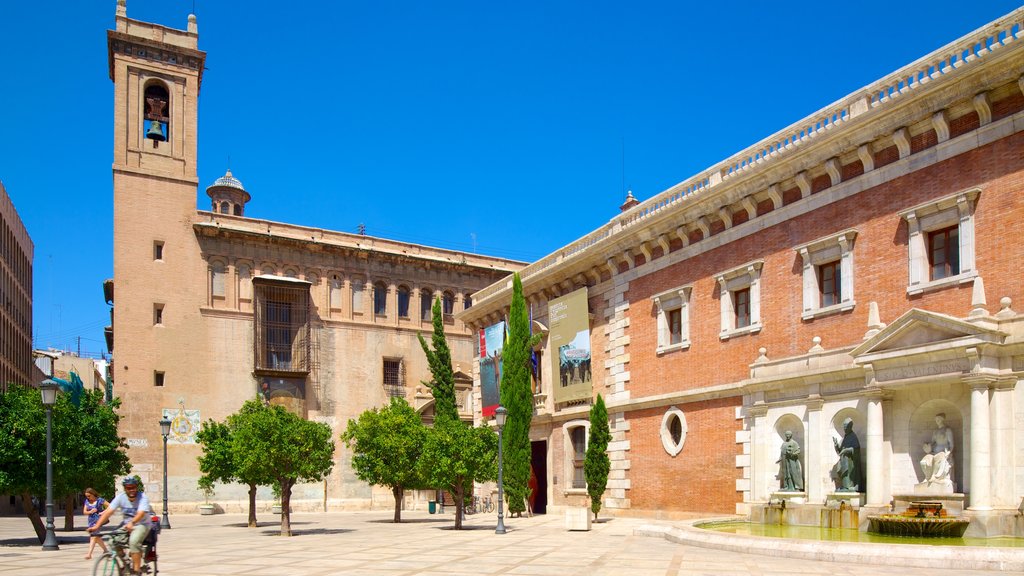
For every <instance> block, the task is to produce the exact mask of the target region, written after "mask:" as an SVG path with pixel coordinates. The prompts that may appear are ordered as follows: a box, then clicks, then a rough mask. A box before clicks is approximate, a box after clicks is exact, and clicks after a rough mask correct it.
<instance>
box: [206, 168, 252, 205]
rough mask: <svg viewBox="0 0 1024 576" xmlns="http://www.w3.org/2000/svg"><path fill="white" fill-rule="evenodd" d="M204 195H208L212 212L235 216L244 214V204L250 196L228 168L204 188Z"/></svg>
mask: <svg viewBox="0 0 1024 576" xmlns="http://www.w3.org/2000/svg"><path fill="white" fill-rule="evenodd" d="M206 195H207V196H209V197H210V201H211V208H210V209H211V210H212V211H213V212H216V213H218V214H233V215H235V216H245V204H246V203H247V202H248V201H249V200H250V198H251V196H249V193H248V192H246V191H245V187H244V186H242V182H241V181H239V180H238V178H235V177H234V176H233V175H232V174H231V170H230V169H229V170H228V171H227V172H225V173H224V175H223V176H221V177H220V178H217V179H216V180H215V181H214V182H213V184H211V185H210V186H209V187H208V188H207V189H206Z"/></svg>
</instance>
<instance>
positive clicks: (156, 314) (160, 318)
mask: <svg viewBox="0 0 1024 576" xmlns="http://www.w3.org/2000/svg"><path fill="white" fill-rule="evenodd" d="M163 323H164V305H163V304H153V325H154V326H161V325H163Z"/></svg>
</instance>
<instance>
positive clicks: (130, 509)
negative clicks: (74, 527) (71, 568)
mask: <svg viewBox="0 0 1024 576" xmlns="http://www.w3.org/2000/svg"><path fill="white" fill-rule="evenodd" d="M121 485H122V486H123V487H124V492H123V493H121V494H118V495H117V497H116V498H114V499H113V500H112V501H111V502H110V507H109V508H107V509H106V510H104V511H103V513H102V514H100V518H99V520H97V521H96V524H95V525H93V526H90V527H89V531H90V532H95V531H96V530H98V529H99V528H100V526H103V525H104V524H106V523H107V521H108V520H109V519H110V516H111V515H112V514H113V513H114V510H117V509H118V508H120V509H121V511H122V512H123V513H124V518H123V520H122V521H121V526H120V528H121V529H123V530H124V531H125V532H128V534H129V536H128V552H129V555H130V556H131V559H132V574H133V575H136V574H139V569H140V568H141V567H142V547H143V540H145V539H146V535H147V534H149V531H150V529H151V528H152V527H153V521H152V520H151V519H150V516H151V515H152V514H153V511H152V508H151V507H150V504H149V498H146V494H145V493H144V492H139V481H138V479H136V478H135V477H134V476H128V477H126V478H125V479H124V480H122V481H121Z"/></svg>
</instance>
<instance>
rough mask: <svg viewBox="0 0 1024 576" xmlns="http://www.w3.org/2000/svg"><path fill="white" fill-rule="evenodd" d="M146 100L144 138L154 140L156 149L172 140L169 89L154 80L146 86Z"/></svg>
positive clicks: (144, 106)
mask: <svg viewBox="0 0 1024 576" xmlns="http://www.w3.org/2000/svg"><path fill="white" fill-rule="evenodd" d="M144 98H145V102H143V109H144V110H145V114H144V115H143V118H142V137H143V138H146V139H148V140H152V141H153V147H154V148H156V147H157V145H158V144H157V143H158V142H166V141H167V140H169V139H170V138H171V125H170V122H171V99H170V97H169V96H168V94H167V87H166V86H164V84H163V82H160V81H159V80H153V81H151V82H150V83H149V84H147V85H146V89H145V92H144Z"/></svg>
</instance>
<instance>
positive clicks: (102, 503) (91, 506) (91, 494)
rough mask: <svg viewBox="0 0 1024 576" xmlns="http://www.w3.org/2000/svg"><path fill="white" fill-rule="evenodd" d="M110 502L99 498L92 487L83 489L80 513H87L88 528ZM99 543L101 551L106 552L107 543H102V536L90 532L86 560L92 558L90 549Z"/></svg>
mask: <svg viewBox="0 0 1024 576" xmlns="http://www.w3.org/2000/svg"><path fill="white" fill-rule="evenodd" d="M107 506H110V504H108V503H107V501H106V500H104V499H103V498H100V494H99V492H97V491H96V490H94V489H92V488H86V489H85V505H84V506H83V507H82V513H83V514H88V515H89V528H92V527H93V526H95V525H96V521H97V520H99V519H100V512H102V511H103V510H106V508H107ZM97 544H99V547H100V549H101V550H103V553H104V554H106V553H107V545H106V544H104V543H103V538H101V537H100V535H99V533H98V532H92V533H91V535H90V537H89V553H88V554H86V555H85V559H86V560H90V559H92V551H93V550H94V549H95V548H96V545H97Z"/></svg>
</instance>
